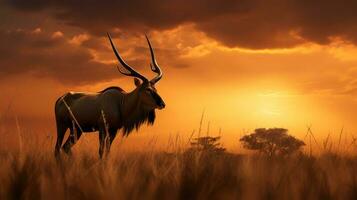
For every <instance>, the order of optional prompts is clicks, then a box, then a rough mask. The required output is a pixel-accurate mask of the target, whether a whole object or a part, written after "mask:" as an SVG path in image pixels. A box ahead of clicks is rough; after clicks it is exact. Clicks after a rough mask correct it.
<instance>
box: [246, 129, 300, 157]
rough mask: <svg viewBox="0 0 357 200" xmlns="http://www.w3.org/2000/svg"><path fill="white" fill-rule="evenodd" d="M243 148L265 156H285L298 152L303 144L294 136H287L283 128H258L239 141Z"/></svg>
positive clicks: (286, 131)
mask: <svg viewBox="0 0 357 200" xmlns="http://www.w3.org/2000/svg"><path fill="white" fill-rule="evenodd" d="M240 142H241V143H242V144H243V147H244V148H246V149H249V150H256V151H258V152H259V153H261V154H264V155H267V156H278V155H280V156H287V155H291V154H292V153H294V152H297V151H299V150H300V148H301V147H302V146H304V145H305V143H304V142H303V141H301V140H299V139H297V138H295V137H294V136H291V135H288V130H287V129H284V128H269V129H266V128H259V129H255V131H254V133H251V134H249V135H245V136H243V137H242V138H241V139H240Z"/></svg>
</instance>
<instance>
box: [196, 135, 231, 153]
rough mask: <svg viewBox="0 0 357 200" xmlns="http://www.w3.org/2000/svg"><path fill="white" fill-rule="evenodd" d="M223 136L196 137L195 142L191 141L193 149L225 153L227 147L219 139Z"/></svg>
mask: <svg viewBox="0 0 357 200" xmlns="http://www.w3.org/2000/svg"><path fill="white" fill-rule="evenodd" d="M220 139H221V137H211V136H205V137H198V138H195V139H194V142H191V148H190V150H191V151H204V152H212V153H224V152H225V151H226V149H225V148H223V147H222V145H221V143H220V142H219V140H220Z"/></svg>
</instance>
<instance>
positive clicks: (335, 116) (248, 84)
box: [0, 0, 357, 146]
mask: <svg viewBox="0 0 357 200" xmlns="http://www.w3.org/2000/svg"><path fill="white" fill-rule="evenodd" d="M356 10H357V2H356V1H353V0H343V1H337V0H324V1H322V0H316V1H309V0H272V1H262V0H236V1H234V0H227V1H219V0H207V1H203V0H198V1H188V2H186V1H179V0H168V1H159V0H153V1H145V0H133V1H114V0H110V1H105V2H104V1H92V0H91V1H85V2H84V1H74V0H73V1H71V0H69V1H45V0H27V1H20V0H16V1H10V0H0V83H1V84H0V91H1V98H0V111H1V112H0V114H1V115H0V116H1V120H2V122H3V124H5V122H9V123H10V122H11V120H13V119H14V117H15V116H16V117H17V118H18V119H19V123H20V125H21V126H22V127H23V129H26V130H32V129H34V130H39V131H40V132H41V131H42V132H46V133H48V132H50V133H52V132H53V135H55V132H54V130H55V129H54V128H55V123H54V113H53V109H54V102H55V101H56V99H57V98H58V97H59V96H61V95H62V94H64V93H65V92H67V91H90V92H95V91H99V90H102V89H104V88H105V87H108V86H120V87H122V88H123V89H125V90H126V91H131V90H132V89H134V84H133V79H132V78H129V77H124V76H123V75H121V74H120V73H118V71H117V70H116V65H117V64H118V62H117V60H116V58H115V56H114V54H113V52H112V50H111V47H110V44H109V41H108V39H107V37H106V33H107V32H110V33H111V34H112V36H113V38H114V41H115V43H116V46H117V48H118V50H119V51H120V52H121V54H122V56H123V58H124V59H125V60H126V61H127V62H128V63H129V64H130V65H131V66H133V67H135V68H136V69H137V70H138V71H140V72H142V73H144V74H145V75H147V76H148V77H153V76H154V74H153V73H152V72H151V71H150V68H149V63H150V58H149V55H150V54H149V50H148V48H147V43H146V41H145V37H144V34H145V33H146V34H147V35H148V36H149V38H150V40H151V42H152V44H153V47H154V49H155V52H156V57H157V61H158V63H159V65H160V66H161V68H162V70H163V72H164V76H163V78H162V80H161V81H160V82H159V83H158V84H157V89H158V91H159V94H160V95H161V96H162V98H163V99H164V100H165V102H166V105H167V107H166V108H165V109H164V110H160V111H157V120H156V122H155V125H154V126H153V127H142V129H140V131H139V133H134V134H133V135H131V136H130V137H133V139H132V140H135V138H137V139H138V138H141V139H142V138H145V137H147V136H152V135H155V136H157V137H159V138H161V137H162V138H167V137H168V136H169V135H170V134H171V135H172V134H173V135H175V134H180V135H184V136H187V137H188V136H189V135H190V134H191V132H192V130H193V129H196V131H197V129H198V125H199V121H200V117H201V114H202V112H203V111H205V119H204V128H203V129H204V132H205V131H206V128H207V124H208V122H209V124H210V133H211V134H216V133H217V134H218V130H219V129H221V130H222V136H223V141H224V143H225V144H227V145H228V146H229V145H231V146H233V144H237V143H238V138H239V137H240V136H241V135H242V134H244V133H247V132H248V131H252V130H254V129H255V128H259V127H284V128H288V129H289V130H290V133H291V134H293V135H296V136H297V137H299V138H303V137H304V136H305V133H306V127H307V126H308V125H312V129H313V131H314V133H315V134H316V136H317V137H318V138H320V139H321V138H325V137H326V136H327V134H328V133H332V134H333V137H335V138H337V137H338V134H339V131H340V129H341V128H342V127H344V130H345V131H346V132H347V133H348V134H353V133H356V131H357V123H356V121H355V116H356V113H357V101H356V100H357V47H356V44H357V12H356Z"/></svg>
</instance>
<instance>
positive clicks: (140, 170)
mask: <svg viewBox="0 0 357 200" xmlns="http://www.w3.org/2000/svg"><path fill="white" fill-rule="evenodd" d="M15 133H16V131H14V134H12V135H14V137H15V138H17V140H18V141H17V144H18V145H19V146H18V147H16V148H12V149H6V148H5V149H2V150H1V152H0V199H357V157H356V156H355V155H354V154H353V152H352V153H348V154H344V153H343V152H341V151H339V153H334V151H333V150H331V149H326V150H325V151H322V152H321V153H319V154H318V155H315V156H310V155H309V154H308V153H303V154H297V155H295V156H290V157H285V158H282V157H275V158H273V157H270V158H269V157H265V156H259V155H256V154H246V155H243V154H234V153H223V154H215V153H209V152H204V151H203V152H202V151H201V152H192V151H187V145H186V146H185V145H179V144H177V143H176V142H174V141H171V143H172V144H168V148H167V150H165V149H161V150H155V149H154V148H150V145H148V146H147V147H145V148H146V149H145V150H144V151H132V150H131V151H128V150H118V149H116V148H114V149H112V151H111V154H110V156H109V157H107V158H106V159H103V160H100V159H99V158H98V154H97V151H96V148H97V147H96V146H95V147H91V149H92V151H90V150H88V148H89V146H90V144H85V142H84V143H82V144H81V145H79V146H78V147H76V149H75V150H74V153H73V155H72V157H68V156H65V155H62V159H61V160H60V161H56V159H55V158H54V156H53V144H54V139H53V138H51V137H40V136H37V137H34V136H29V135H21V136H16V134H15ZM5 139H6V138H2V141H1V144H4V143H6V140H5ZM81 139H83V138H81ZM83 141H85V140H83ZM237 141H238V139H237ZM96 143H97V140H95V141H94V140H93V144H96ZM169 147H170V148H169ZM94 149H95V150H94ZM336 151H337V150H336ZM336 151H335V152H336ZM307 152H308V151H307Z"/></svg>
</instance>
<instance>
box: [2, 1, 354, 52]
mask: <svg viewBox="0 0 357 200" xmlns="http://www.w3.org/2000/svg"><path fill="white" fill-rule="evenodd" d="M7 2H8V3H9V4H10V5H11V6H12V7H14V8H16V9H17V10H20V11H25V12H37V11H41V10H48V11H49V13H52V15H53V17H55V18H56V19H59V20H61V21H63V22H65V23H66V24H70V25H73V26H78V27H81V28H84V29H86V30H88V31H90V32H91V33H93V34H98V35H102V34H103V32H106V31H107V30H110V29H112V28H115V27H116V28H119V29H121V30H122V31H126V30H131V31H134V30H137V31H147V30H153V29H155V30H162V29H169V28H173V27H176V26H178V25H180V24H184V23H194V24H195V25H196V27H197V28H198V29H199V30H202V31H204V32H205V33H206V34H207V35H208V36H210V37H212V38H214V39H216V40H217V41H219V42H221V43H222V44H224V45H227V46H231V47H232V46H240V47H246V48H253V49H261V48H284V47H292V46H294V45H297V44H300V43H303V42H306V41H312V42H316V43H319V44H328V43H329V42H330V41H331V38H332V37H340V38H342V39H344V40H347V41H350V42H352V43H357V12H356V10H357V1H355V0H342V1H341V0H315V1H311V0H270V1H266V0H240V1H238V0H226V1H221V0H205V1H204V0H197V1H190V2H186V1H180V0H167V1H161V0H152V1H146V0H130V1H114V0H111V1H105V2H103V1H95V0H90V1H75V0H67V1H45V0H27V1H20V0H12V1H7Z"/></svg>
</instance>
